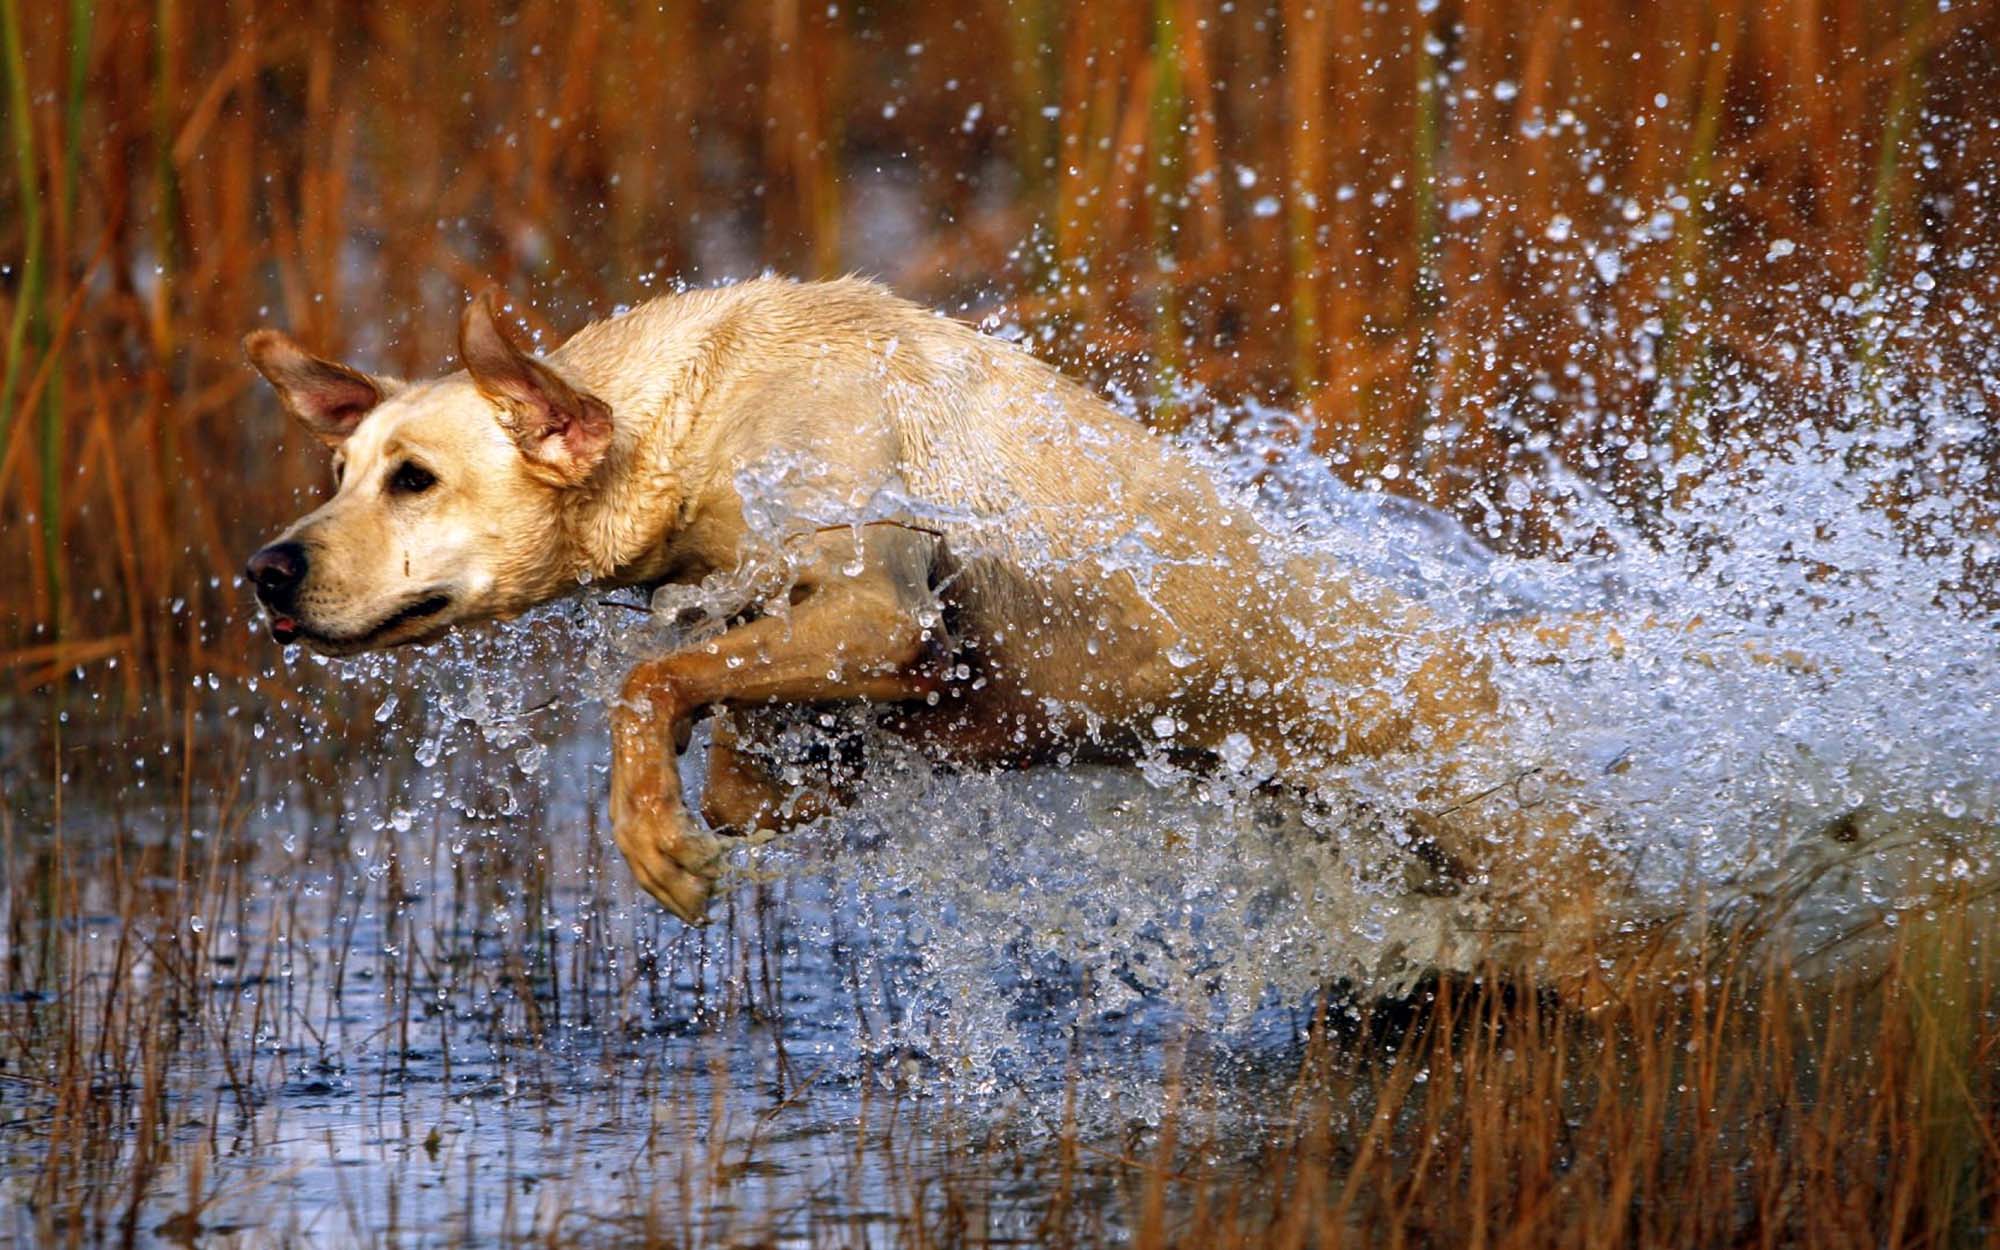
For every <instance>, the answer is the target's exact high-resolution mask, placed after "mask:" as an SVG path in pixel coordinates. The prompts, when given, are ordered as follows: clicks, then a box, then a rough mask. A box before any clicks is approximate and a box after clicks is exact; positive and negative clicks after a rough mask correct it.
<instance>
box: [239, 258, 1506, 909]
mask: <svg viewBox="0 0 2000 1250" xmlns="http://www.w3.org/2000/svg"><path fill="white" fill-rule="evenodd" d="M459 344H460V351H459V354H460V361H461V364H462V365H463V368H462V369H461V370H460V371H459V372H456V373H452V374H449V375H447V376H445V377H442V378H438V379H435V380H432V381H425V382H413V383H406V382H402V381H397V380H393V379H389V378H381V377H374V376H370V375H368V374H365V373H362V372H359V371H357V370H354V369H351V368H348V367H347V366H345V365H341V364H337V363H334V362H331V361H327V360H323V359H319V358H317V357H315V356H313V355H311V354H310V353H308V352H307V351H305V350H304V349H303V348H301V347H300V346H299V345H297V344H296V343H294V342H293V341H292V340H291V339H289V338H287V337H286V336H285V335H283V334H282V333H280V332H277V331H274V330H259V331H257V332H255V333H253V334H251V335H249V336H248V338H247V339H246V340H245V344H244V345H245V349H246V351H247V352H248V354H249V357H250V359H251V361H252V362H253V363H254V364H255V365H256V367H257V369H258V370H259V371H260V372H262V374H263V375H264V376H265V377H266V378H267V379H269V381H270V382H271V384H272V385H273V386H274V387H275V388H276V389H277V392H278V395H279V397H280V400H281V401H282V404H283V406H284V408H285V409H286V410H287V411H288V412H289V413H290V414H291V415H292V416H293V417H294V418H296V419H297V420H298V421H299V422H300V423H301V424H302V425H303V426H304V427H305V428H306V429H307V430H309V431H310V432H311V433H312V434H313V435H314V436H315V437H317V438H318V439H320V440H321V441H322V442H324V443H325V444H326V445H327V446H328V447H329V448H331V449H332V451H333V458H334V472H335V476H336V481H337V488H336V490H335V491H334V494H333V496H332V498H330V499H329V500H327V501H326V502H325V503H324V504H323V505H322V506H320V507H319V508H318V509H316V510H314V511H313V512H311V513H310V514H308V515H307V516H305V517H303V518H302V519H300V520H299V521H298V522H297V523H295V524H294V525H292V526H291V528H290V529H288V530H287V531H285V533H284V534H283V535H282V536H281V537H280V538H279V539H278V540H277V541H275V542H273V543H271V544H270V545H269V546H267V547H265V548H263V549H262V550H260V551H258V552H257V553H256V555H254V556H253V557H252V558H251V560H250V563H249V567H248V570H247V575H248V577H249V579H250V580H251V582H252V583H254V585H255V587H256V593H257V597H258V598H259V599H260V600H261V601H262V603H263V605H264V607H265V610H266V611H267V613H268V616H269V622H270V628H271V632H272V634H273V635H274V636H275V637H276V638H278V639H279V640H280V641H283V642H291V641H298V642H302V643H304V644H306V645H307V646H310V647H313V648H315V649H317V650H320V651H323V652H327V653H329V654H348V653H352V652H357V651H363V650H369V649H374V648H382V647H392V646H399V645H404V644H409V643H417V642H422V641H425V640H427V639H431V638H435V637H437V636H438V635H439V634H440V633H442V632H444V631H445V630H447V629H449V628H451V627H452V626H454V625H458V624H461V623H465V622H471V621H480V620H491V619H502V618H507V617H511V616H514V615H516V614H518V613H520V612H522V611H524V610H526V609H528V608H530V607H533V606H535V605H537V604H540V603H544V602H547V601H549V600H552V599H555V598H558V597H560V596H563V595H569V594H574V593H576V592H577V590H578V588H579V586H580V585H583V584H589V585H591V586H593V587H603V586H607V585H618V586H637V587H660V586H664V585H667V584H681V585H686V586H695V585H704V584H706V585H710V586H714V585H721V584H725V583H726V584H727V585H729V586H732V587H735V588H736V592H735V593H736V594H737V596H738V598H739V599H740V603H737V604H733V605H731V606H732V609H733V610H732V611H731V612H730V614H729V616H730V627H729V628H727V629H726V630H723V631H722V632H720V633H718V634H716V635H714V636H713V637H710V638H707V639H705V640H703V641H701V642H699V643H697V644H694V645H691V646H688V647H685V648H683V649H680V650H675V651H672V652H670V653H667V654H662V655H658V656H656V657H654V658H650V659H647V660H645V661H643V662H641V663H639V664H638V665H637V666H636V667H635V668H634V669H633V671H632V672H631V674H630V676H629V677H628V679H627V680H626V681H625V683H624V687H623V691H622V694H621V697H619V698H618V699H617V700H616V701H615V704H614V706H613V709H612V713H611V731H612V746H613V767H612V782H611V817H612V827H613V831H614V833H615V836H616V838H617V842H618V845H619V847H620V848H621V849H622V850H623V852H624V854H625V856H626V858H627V860H628V861H629V862H630V864H631V867H632V871H633V872H634V874H635V875H636V877H637V879H638V881H639V882H640V884H641V885H643V886H644V887H645V889H646V890H647V891H648V892H650V893H651V894H652V895H653V897H655V898H657V899H658V900H659V901H660V902H661V903H663V904H665V905H666V906H667V907H668V908H670V909H672V910H673V911H674V912H675V913H676V914H677V915H679V916H681V917H682V918H683V919H685V920H688V921H691V922H693V921H698V920H699V919H700V918H701V917H702V915H703V912H704V908H705V905H706V901H707V898H708V894H709V890H710V887H711V882H712V881H713V879H714V877H715V876H716V874H717V871H718V865H719V860H720V856H721V852H722V850H723V848H724V846H725V845H726V844H725V843H724V842H723V841H722V840H721V837H720V836H719V835H732V834H737V835H740V834H749V833H753V832H757V833H771V832H776V831H777V830H779V829H781V828H783V827H784V826H785V825H787V824H790V823H795V822H797V821H799V820H803V819H808V818H811V817H813V816H816V815H817V814H819V813H820V812H821V811H824V810H825V808H826V806H827V805H828V804H829V803H830V802H834V801H837V799H838V795H837V794H836V793H834V792H833V791H831V790H821V791H818V792H806V793H800V792H795V791H794V790H793V789H792V788H790V787H787V786H784V785H781V784H780V783H779V782H778V781H776V780H775V779H774V778H773V777H772V776H771V775H770V774H769V772H768V771H767V770H765V769H764V768H762V767H760V766H759V764H758V762H757V758H758V753H757V752H755V751H753V750H747V749H745V748H746V746H748V745H749V744H746V743H743V742H740V741H739V740H738V739H737V737H736V734H735V733H734V731H733V730H732V731H730V732H722V733H718V734H717V736H716V739H715V744H714V746H713V747H712V748H711V752H712V753H711V757H710V767H709V783H708V786H707V790H706V793H705V796H704V802H703V806H702V810H703V815H704V817H705V818H706V827H704V825H703V823H702V822H699V821H697V820H696V819H695V818H694V817H693V816H692V815H691V814H690V813H689V811H688V809H687V807H686V805H685V803H684V801H683V796H682V791H681V781H680V776H679V771H678V767H677V764H676V760H675V752H674V743H675V742H676V741H677V740H678V741H681V742H685V741H686V732H687V727H688V725H689V724H690V723H691V722H692V721H693V720H694V719H696V718H698V717H701V716H703V715H706V714H708V713H710V712H713V711H717V710H721V711H723V712H725V713H727V712H728V711H729V710H731V709H748V708H757V707H764V706H768V705H773V704H787V705H823V704H837V703H854V702H866V703H870V704H876V705H883V706H884V708H885V709H886V710H885V713H884V719H885V722H886V723H887V724H888V725H889V726H890V727H891V728H892V729H893V730H894V731H896V732H898V733H902V734H906V735H909V736H910V737H912V738H914V739H915V740H916V741H918V742H919V743H920V744H922V746H923V747H924V748H925V749H926V750H927V751H931V752H934V753H935V754H936V755H938V756H940V757H946V758H950V759H954V760H960V761H965V762H968V763H972V764H979V765H995V766H997V765H1013V764H1022V763H1029V762H1034V761H1066V760H1074V759H1078V758H1085V757H1089V758H1098V759H1102V758H1118V759H1133V758H1136V757H1139V756H1142V755H1145V754H1147V753H1153V752H1165V753H1169V754H1172V755H1174V756H1176V757H1180V758H1190V759H1202V758H1219V759H1222V760H1226V761H1229V762H1230V763H1231V764H1232V765H1234V766H1239V767H1246V768H1256V769H1261V770H1262V771H1263V773H1264V774H1265V775H1267V776H1275V777H1277V778H1278V779H1280V780H1282V781H1285V782H1289V783H1291V784H1293V785H1296V786H1300V787H1306V788H1310V787H1311V786H1312V785H1313V784H1315V781H1314V779H1315V778H1316V777H1319V776H1322V775H1324V774H1325V772H1326V770H1328V769H1330V768H1336V767H1341V766H1343V765H1345V764H1347V763H1349V762H1351V761H1354V760H1357V759H1362V760H1365V759H1379V758H1391V757H1397V756H1401V755H1407V754H1410V753H1413V752H1424V753H1428V754H1430V755H1433V756H1449V755H1450V754H1451V753H1452V752H1454V751H1455V750H1456V749H1457V748H1459V747H1461V746H1464V745H1466V744H1467V743H1469V742H1471V741H1473V740H1476V739H1477V738H1479V737H1480V735H1482V734H1483V733H1486V732H1487V731H1488V729H1489V727H1490V725H1491V724H1492V722H1493V719H1494V713H1495V706H1496V696H1495V694H1494V690H1493V688H1492V686H1491V684H1490V682H1489V680H1488V677H1487V674H1486V671H1485V668H1484V666H1483V662H1482V661H1481V660H1480V659H1479V658H1478V657H1477V654H1476V652H1475V651H1474V650H1470V649H1468V648H1467V647H1466V646H1465V645H1464V643H1465V639H1464V638H1462V637H1461V636H1460V634H1459V631H1456V630H1453V629H1448V628H1446V627H1444V626H1442V625H1440V624H1439V623H1437V622H1436V621H1434V620H1433V619H1432V618H1431V617H1430V616H1429V615H1428V614H1427V613H1426V612H1425V611H1424V610H1423V608H1422V606H1421V605H1419V604H1416V603H1414V602H1411V601H1409V600H1407V599H1405V598H1403V597H1401V596H1399V595H1398V594H1396V593H1394V592H1393V591H1391V590H1390V589H1389V588H1388V587H1386V586H1384V585H1382V584H1379V583H1377V582H1375V581H1372V580H1370V579H1369V578H1368V577H1366V576H1364V575H1362V574H1361V573H1359V572H1357V571H1353V570H1346V569H1341V568H1337V567H1329V566H1328V565H1327V563H1326V562H1324V561H1321V560H1315V559H1310V558H1307V557H1304V556H1301V555H1300V554H1298V551H1297V547H1296V545H1295V544H1291V543H1288V542H1286V541H1283V540H1282V536H1281V535H1279V534H1276V533H1274V532H1273V531H1272V530H1271V529H1269V528H1267V526H1266V524H1265V523H1264V522H1262V521H1261V520H1260V519H1259V516H1258V514H1257V513H1256V512H1255V511H1254V510H1253V509H1252V508H1250V507H1249V506H1248V505H1247V504H1246V503H1245V502H1244V501H1242V500H1240V499H1237V498H1235V497H1233V496H1232V495H1231V494H1229V493H1228V492H1225V491H1223V490H1221V489H1219V488H1218V486H1217V485H1216V483H1215V482H1214V480H1213V479H1212V478H1211V477H1210V476H1209V475H1208V474H1207V473H1206V472H1204V471H1203V470H1202V468H1201V467H1200V466H1199V465H1197V464H1196V463H1195V462H1194V461H1193V460H1191V459H1190V458H1189V457H1188V456H1187V455H1185V454H1184V453H1183V452H1182V451H1180V450H1179V449H1177V448H1176V447H1175V446H1174V445H1173V444H1171V443H1170V442H1168V441H1167V440H1165V439H1163V438H1161V437H1158V436H1157V435H1155V434H1153V433H1152V432H1151V431H1149V430H1148V429H1146V428H1145V427H1144V426H1142V425H1141V424H1140V423H1138V422H1137V421H1135V420H1133V419H1131V418H1129V417H1126V416H1124V415H1121V414H1120V413H1118V412H1116V411H1114V410H1113V409H1112V408H1111V407H1110V406H1109V405H1108V404H1106V403H1105V402H1104V401H1103V400H1101V399H1100V398H1099V397H1098V396H1096V395H1095V394H1093V393H1091V392H1090V391H1089V390H1088V389H1086V388H1084V387H1082V386H1080V385H1078V384H1076V383H1075V382H1072V381H1071V380H1069V379H1068V378H1066V377H1064V376H1063V375H1061V374H1060V373H1058V372H1057V371H1056V370H1054V369H1052V368H1050V367H1049V366H1047V365H1045V364H1043V363H1041V362H1040V361H1038V360H1036V359H1035V358H1034V357H1033V356H1031V355H1029V354H1028V353H1027V352H1025V351H1022V350H1020V349H1018V348H1016V347H1014V346H1012V345H1010V344H1008V343H1006V342H1003V341H1001V340H999V339H997V338H994V337H990V336H987V335H984V334H981V333H979V332H977V331H976V330H974V329H973V328H971V327H969V326H966V325H964V324H961V323H959V322H956V321H953V320H950V319H948V318H945V317H943V316H939V315H937V314H934V313H932V312H929V311H927V310H925V309H922V308H920V307H918V306H916V305H913V304H910V303H908V302H905V301H904V300H901V299H899V298H897V297H895V296H893V295H891V294H890V293H889V292H887V291H885V290H883V289H882V288H880V287H878V286H875V285H872V284H869V283H865V282H860V281H853V280H847V281H839V282H828V283H811V284H799V283H793V282H788V281H780V280H761V281H755V282H746V283H743V284H741V285H737V286H731V287H726V288H721V289H716V290H705V291H694V292H689V293H685V294H679V295H672V296H667V297H664V298H661V299H656V300H653V301H652V302H650V303H647V304H644V305H641V306H640V307H638V308H635V309H633V310H631V311H629V312H626V313H624V314H622V315H620V316H617V317H614V318H612V319H610V320H607V321H602V322H598V323H596V324H594V325H591V326H588V327H586V328H584V329H583V330H581V331H579V332H578V333H577V334H576V335H575V336H574V337H573V338H571V339H570V340H569V341H568V342H567V343H565V344H564V345H563V346H562V347H560V348H559V349H557V350H555V351H553V352H550V353H549V354H548V355H547V356H546V357H545V358H541V357H537V356H534V355H531V354H529V353H527V352H525V351H523V350H522V349H521V348H519V347H518V346H517V345H516V344H515V343H514V342H513V340H512V339H511V338H510V337H509V334H508V332H507V331H506V330H505V329H504V328H503V326H502V324H501V322H500V319H499V314H498V310H497V308H496V305H495V302H494V300H493V298H492V297H491V296H483V297H481V298H478V299H475V300H474V301H472V303H471V304H470V305H469V306H468V307H467V308H466V310H465V313H464V316H463V318H462V321H461V324H460V327H459ZM1438 778H1444V779H1442V780H1440V779H1438ZM1438 778H1434V783H1433V784H1432V785H1431V786H1430V787H1429V788H1428V790H1427V792H1426V793H1421V794H1414V795H1412V796H1411V799H1412V803H1411V810H1412V813H1413V814H1414V817H1413V818H1414V819H1417V820H1418V822H1419V824H1420V825H1422V822H1423V821H1424V820H1425V819H1426V813H1428V814H1429V815H1428V819H1429V822H1430V823H1429V825H1428V826H1423V831H1424V839H1425V844H1426V845H1427V846H1429V847H1432V848H1433V850H1434V853H1435V855H1436V856H1437V858H1438V859H1439V861H1440V862H1446V863H1457V862H1459V861H1460V860H1462V859H1463V858H1464V856H1465V855H1466V854H1468V853H1469V852H1468V851H1466V849H1465V848H1464V847H1463V846H1459V845H1454V842H1464V841H1465V839H1467V838H1471V839H1472V840H1474V841H1490V840H1491V839H1492V838H1493V837H1494V836H1495V835H1496V830H1495V829H1494V828H1493V827H1492V826H1493V824H1494V823H1495V821H1494V819H1493V818H1490V817H1489V815H1488V814H1487V808H1488V807H1490V806H1491V804H1486V803H1482V802H1479V801H1477V800H1479V799H1480V798H1481V797H1482V796H1481V795H1480V794H1479V793H1477V791H1479V790H1480V789H1482V787H1479V786H1474V785H1472V784H1470V783H1468V782H1466V781H1465V780H1464V779H1462V778H1461V779H1459V780H1458V781H1456V782H1454V781H1452V780H1450V779H1449V778H1448V777H1445V775H1444V774H1439V775H1438ZM1454 787H1456V788H1457V789H1460V790H1463V791H1466V792H1468V793H1471V795H1472V797H1471V798H1467V797H1465V795H1464V794H1458V793H1452V792H1451V791H1452V790H1453V789H1454ZM1521 810H1522V808H1521V805H1518V804H1516V805H1512V806H1510V808H1509V810H1508V812H1507V813H1505V814H1503V815H1502V816H1501V817H1499V818H1498V821H1499V823H1501V824H1504V823H1506V822H1507V821H1510V820H1518V819H1520V813H1521ZM1474 813H1477V818H1476V819H1475V818H1474V815H1473V814H1474Z"/></svg>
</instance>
